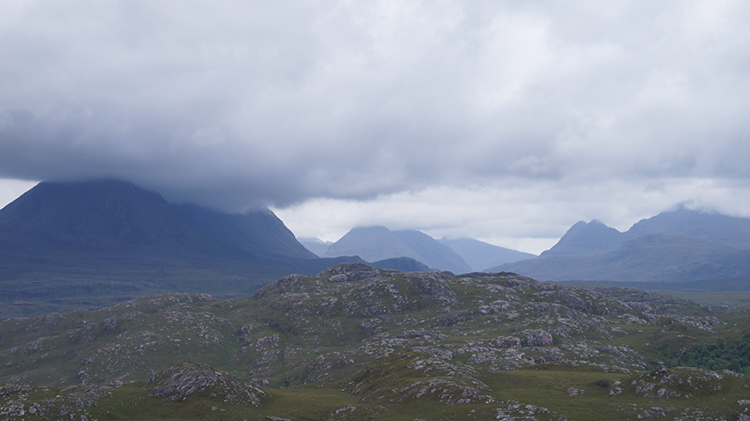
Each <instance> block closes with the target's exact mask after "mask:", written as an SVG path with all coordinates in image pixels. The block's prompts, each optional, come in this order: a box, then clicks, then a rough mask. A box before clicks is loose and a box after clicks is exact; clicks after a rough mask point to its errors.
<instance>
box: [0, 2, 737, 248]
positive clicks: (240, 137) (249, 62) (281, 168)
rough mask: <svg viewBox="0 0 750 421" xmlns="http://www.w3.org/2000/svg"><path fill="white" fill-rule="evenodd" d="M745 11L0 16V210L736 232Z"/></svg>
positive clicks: (244, 8) (433, 228)
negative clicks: (134, 207)
mask: <svg viewBox="0 0 750 421" xmlns="http://www.w3.org/2000/svg"><path fill="white" fill-rule="evenodd" d="M748 19H750V4H747V3H745V2H741V1H719V2H716V1H712V2H709V1H693V2H680V3H653V2H648V1H612V2H607V3H606V4H598V3H590V2H573V3H570V2H565V3H563V2H549V3H544V4H532V3H528V2H516V1H499V2H485V1H476V2H468V1H450V0H447V1H443V2H438V3H427V2H420V1H395V0H383V1H375V2H370V3H367V4H352V3H345V2H339V1H315V2H311V1H288V2H280V3H274V4H266V3H263V2H238V1H222V2H218V3H214V4H211V5H208V4H202V3H199V2H141V1H134V2H122V3H119V2H103V3H102V2H91V1H83V0H81V1H73V2H66V3H64V4H62V3H57V2H52V1H34V0H29V1H7V2H3V3H2V4H0V51H2V54H3V57H4V60H3V61H2V63H0V80H2V81H3V83H0V178H1V179H3V180H4V181H2V182H0V205H2V206H4V203H3V202H4V201H5V202H9V201H10V200H12V199H13V198H14V197H16V196H17V195H19V194H20V193H22V192H23V191H24V189H26V188H29V187H31V185H32V184H30V183H28V182H26V183H21V184H19V183H17V182H11V181H8V180H14V179H15V180H32V181H37V180H51V181H55V180H59V181H75V180H83V179H90V178H118V179H122V180H125V181H130V182H133V183H135V184H138V185H140V186H143V187H145V188H148V189H151V190H154V191H157V192H159V193H161V194H162V195H163V196H164V197H165V198H166V199H167V200H168V201H171V202H178V203H179V202H195V203H197V204H201V205H207V206H211V207H214V208H217V209H219V210H224V211H232V212H241V211H243V210H247V209H251V208H253V207H256V206H259V205H262V206H268V207H269V208H271V209H272V210H273V211H274V212H275V213H276V214H277V215H278V216H279V217H280V218H281V219H282V220H283V221H284V223H285V224H286V225H287V226H288V227H289V228H290V229H291V230H292V232H294V233H295V234H296V235H297V236H298V237H318V238H321V239H323V240H327V241H335V240H336V239H338V238H340V237H341V236H342V235H344V234H345V233H346V232H347V231H348V230H349V229H351V228H353V227H356V226H369V225H383V226H386V227H388V228H390V229H393V230H399V229H417V230H420V231H423V232H425V233H427V234H429V235H431V236H433V237H435V238H440V237H443V236H446V237H454V238H455V237H473V238H477V239H480V240H482V241H487V242H489V243H491V244H495V245H499V246H503V247H507V248H512V249H517V250H521V251H527V252H532V253H535V254H538V253H539V252H541V251H543V250H546V249H548V248H549V247H551V246H552V245H553V244H554V242H556V241H557V239H559V238H560V236H561V235H562V234H564V232H565V231H566V230H567V229H568V228H569V227H570V226H571V225H572V224H574V223H575V222H577V221H579V220H584V221H587V222H588V221H590V220H592V219H599V220H600V221H602V222H603V223H605V224H607V225H608V226H611V227H614V228H616V229H618V230H620V231H624V230H627V229H628V228H629V227H630V226H631V225H632V224H634V223H635V222H637V221H638V220H640V219H643V218H648V217H651V216H654V215H656V214H658V213H659V212H662V211H665V210H668V209H671V208H674V207H675V206H678V205H680V204H683V205H685V206H687V207H689V208H693V209H703V208H705V209H712V210H716V211H718V212H721V213H725V214H728V215H732V216H743V217H750V167H748V166H747V164H746V163H747V162H748V160H749V159H750V123H748V119H747V110H748V109H750V29H748V28H747V25H746V22H747V21H748Z"/></svg>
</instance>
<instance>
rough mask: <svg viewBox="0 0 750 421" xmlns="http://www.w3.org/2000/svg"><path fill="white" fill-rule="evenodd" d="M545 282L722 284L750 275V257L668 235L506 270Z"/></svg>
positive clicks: (649, 236) (505, 267) (549, 257)
mask: <svg viewBox="0 0 750 421" xmlns="http://www.w3.org/2000/svg"><path fill="white" fill-rule="evenodd" d="M493 271H496V272H499V271H511V272H516V273H520V274H523V275H525V276H530V277H533V278H536V279H540V280H554V281H570V280H581V281H595V280H604V281H630V282H670V281H683V282H684V281H696V280H719V279H728V278H737V277H742V276H748V275H750V251H741V250H737V249H733V248H731V247H725V246H720V245H717V244H714V243H711V242H708V241H705V240H701V239H699V238H694V237H688V236H684V235H679V234H671V233H664V232H654V233H647V234H643V235H640V236H638V237H635V238H633V239H630V240H628V241H626V242H625V243H623V245H622V246H621V247H619V248H617V249H616V250H612V251H608V252H601V253H587V254H579V255H543V256H540V257H538V258H536V259H533V260H526V261H522V262H516V263H510V264H505V265H502V266H500V267H497V268H494V269H493Z"/></svg>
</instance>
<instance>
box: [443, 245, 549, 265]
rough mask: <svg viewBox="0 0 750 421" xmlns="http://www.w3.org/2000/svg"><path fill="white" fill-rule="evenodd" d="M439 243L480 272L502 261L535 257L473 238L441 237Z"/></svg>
mask: <svg viewBox="0 0 750 421" xmlns="http://www.w3.org/2000/svg"><path fill="white" fill-rule="evenodd" d="M438 241H440V243H442V244H445V245H446V246H448V247H450V248H451V249H453V251H455V252H456V253H458V255H459V256H461V258H462V259H464V261H465V262H466V263H468V265H469V266H471V268H472V269H473V270H474V271H477V272H481V271H484V270H486V269H487V268H491V267H494V266H499V265H502V264H504V263H512V262H518V261H520V260H526V259H533V258H535V257H537V256H536V255H534V254H531V253H524V252H522V251H517V250H511V249H507V248H504V247H498V246H494V245H492V244H488V243H485V242H483V241H479V240H475V239H473V238H459V239H447V238H442V239H440V240H438Z"/></svg>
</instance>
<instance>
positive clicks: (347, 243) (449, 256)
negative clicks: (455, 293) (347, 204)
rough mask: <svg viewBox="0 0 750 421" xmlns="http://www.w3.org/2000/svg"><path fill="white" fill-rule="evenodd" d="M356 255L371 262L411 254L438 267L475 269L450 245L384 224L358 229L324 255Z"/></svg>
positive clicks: (464, 269)
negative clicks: (390, 227)
mask: <svg viewBox="0 0 750 421" xmlns="http://www.w3.org/2000/svg"><path fill="white" fill-rule="evenodd" d="M352 255H356V256H359V257H361V258H362V259H364V260H366V261H369V262H375V261H380V260H385V259H390V258H394V257H411V258H412V259H415V260H417V261H419V262H421V263H424V264H426V265H427V266H429V267H431V268H435V269H440V270H447V271H451V272H454V273H468V272H471V271H472V269H471V267H470V266H469V265H468V264H466V262H465V261H464V260H463V259H462V258H461V256H459V255H458V254H456V252H454V251H453V250H452V249H451V248H450V247H448V246H446V245H444V244H440V243H439V242H438V241H437V240H435V239H434V238H432V237H430V236H429V235H427V234H424V233H422V232H419V231H415V230H405V231H391V230H389V229H388V228H386V227H381V226H375V227H360V228H354V229H352V230H351V231H349V232H348V233H347V234H346V235H344V236H343V237H341V239H339V240H338V241H337V242H335V243H333V244H332V245H331V246H330V247H328V250H327V251H326V253H325V254H324V256H325V257H335V256H352Z"/></svg>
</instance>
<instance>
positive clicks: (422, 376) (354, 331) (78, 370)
mask: <svg viewBox="0 0 750 421" xmlns="http://www.w3.org/2000/svg"><path fill="white" fill-rule="evenodd" d="M749 326H750V323H748V318H747V317H746V315H745V314H744V313H742V312H740V311H735V312H734V313H732V314H724V313H714V312H711V311H710V310H708V309H707V308H705V307H703V306H699V305H697V304H694V303H691V302H688V301H684V300H680V299H676V298H672V297H664V296H659V295H656V294H654V293H650V292H646V291H640V290H635V289H622V288H607V289H599V290H583V289H576V288H570V287H566V286H561V285H555V284H550V283H543V282H538V281H535V280H533V279H530V278H526V277H522V276H519V275H516V274H512V273H499V274H487V273H472V274H467V275H460V276H456V275H453V274H452V273H450V272H398V271H393V270H382V269H381V270H378V269H374V268H372V267H370V266H367V265H364V264H359V263H349V264H343V265H338V266H334V267H331V268H329V269H326V270H324V271H322V272H321V273H319V274H318V275H315V276H301V275H291V276H288V277H285V278H282V279H280V280H278V281H276V282H274V283H272V284H270V285H268V286H266V287H264V288H262V289H261V290H259V291H258V292H257V293H256V294H255V296H253V297H251V298H236V299H228V300H218V299H214V298H213V297H211V296H210V295H207V294H194V295H189V294H168V295H159V296H150V297H144V298H139V299H136V300H133V301H128V302H124V303H120V304H118V305H116V306H113V307H109V308H105V309H101V310H95V311H83V310H79V311H74V312H70V313H64V314H49V315H46V316H42V317H36V318H24V319H13V320H6V321H4V322H2V323H0V362H1V364H0V383H6V384H7V386H4V387H2V389H0V413H1V414H2V416H3V417H6V419H34V418H29V417H31V416H35V417H39V416H40V415H39V414H47V415H45V417H47V418H46V419H57V418H54V417H53V416H51V415H50V414H56V415H54V416H58V415H59V416H60V417H63V416H70V415H71V414H73V416H74V418H75V419H84V418H81V416H85V417H86V418H85V419H95V418H97V419H127V418H128V417H130V418H134V417H135V418H138V416H136V414H139V413H140V412H138V411H145V410H146V409H148V408H151V409H149V411H151V412H149V414H150V415H149V416H148V417H151V418H153V419H169V418H170V417H175V415H174V414H176V413H182V414H183V416H186V415H184V414H186V413H190V414H193V415H191V416H190V417H193V418H195V419H198V418H200V417H206V419H248V420H249V419H271V418H273V417H275V418H276V419H290V420H295V419H335V420H343V419H404V420H415V419H422V420H428V419H429V420H432V419H467V417H476V418H475V419H508V420H510V419H528V420H531V419H539V420H542V419H545V420H546V419H550V420H551V419H570V420H578V419H629V418H656V419H681V420H693V419H695V420H698V419H726V420H736V419H743V420H744V419H750V418H742V417H747V416H750V412H748V410H749V409H750V405H748V403H750V401H748V400H747V399H750V379H746V378H745V377H744V376H743V375H742V374H738V373H734V372H730V371H721V372H714V371H710V370H705V369H699V368H676V367H670V366H668V365H669V361H670V358H677V357H678V356H679V355H680V354H681V353H684V352H687V351H689V350H690V349H692V348H693V347H695V346H697V345H700V344H703V343H707V342H710V341H713V340H715V339H717V338H719V337H724V336H727V337H732V335H735V336H736V334H737V332H740V331H743V330H748V327H749ZM665 361H666V364H667V366H665V365H664V364H665ZM289 402H298V404H293V405H290V406H285V405H286V404H285V403H289ZM164 405H166V407H165V406H164ZM115 408H119V409H118V410H117V411H113V409H115ZM154 408H171V409H169V410H167V409H164V410H163V411H164V412H159V411H162V409H159V410H157V409H154ZM212 408H214V409H212ZM587 408H588V409H587ZM32 410H33V411H34V412H32ZM76 411H77V412H76ZM29 414H31V415H29ZM117 414H119V415H117ZM304 414H316V415H314V416H312V415H304ZM48 415H49V416H48ZM140 416H141V417H143V414H141V415H140ZM148 417H147V418H148ZM212 417H213V418H212ZM222 417H223V418H222ZM269 417H271V418H269ZM74 418H65V419H74ZM39 419H45V418H43V417H42V418H39ZM60 419H62V418H60Z"/></svg>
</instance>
